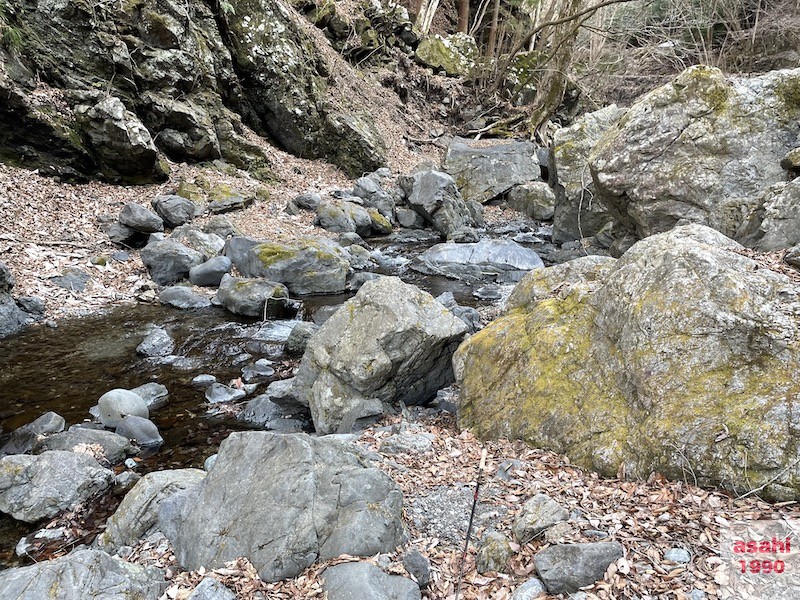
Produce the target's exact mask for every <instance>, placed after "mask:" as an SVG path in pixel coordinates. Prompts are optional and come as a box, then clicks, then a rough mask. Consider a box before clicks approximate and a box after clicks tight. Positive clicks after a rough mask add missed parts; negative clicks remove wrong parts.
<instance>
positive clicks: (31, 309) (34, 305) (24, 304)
mask: <svg viewBox="0 0 800 600" xmlns="http://www.w3.org/2000/svg"><path fill="white" fill-rule="evenodd" d="M17 306H19V307H20V308H21V309H22V310H23V311H24V312H26V313H28V314H29V315H44V311H45V304H44V300H43V299H42V298H38V297H36V296H20V297H19V298H17Z"/></svg>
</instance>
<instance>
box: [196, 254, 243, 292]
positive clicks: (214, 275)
mask: <svg viewBox="0 0 800 600" xmlns="http://www.w3.org/2000/svg"><path fill="white" fill-rule="evenodd" d="M232 266H233V264H232V263H231V259H230V258H228V257H227V256H215V257H213V258H210V259H208V260H207V261H206V262H204V263H203V264H201V265H197V266H196V267H192V268H191V269H189V281H191V282H192V283H193V284H194V285H199V286H208V287H217V286H219V284H220V281H222V277H223V276H224V275H225V274H227V273H230V272H231V267H232Z"/></svg>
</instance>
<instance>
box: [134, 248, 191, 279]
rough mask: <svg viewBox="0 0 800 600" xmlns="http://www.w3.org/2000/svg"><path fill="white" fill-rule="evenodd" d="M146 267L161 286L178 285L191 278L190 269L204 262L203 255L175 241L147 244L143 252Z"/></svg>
mask: <svg viewBox="0 0 800 600" xmlns="http://www.w3.org/2000/svg"><path fill="white" fill-rule="evenodd" d="M141 257H142V262H143V263H144V266H145V267H147V270H148V271H149V272H150V277H152V278H153V281H155V282H156V283H157V284H159V285H169V284H172V283H176V282H178V281H180V280H182V279H186V278H187V277H188V276H189V269H191V268H192V267H195V266H197V265H199V264H202V262H203V255H202V254H200V253H199V252H197V251H196V250H193V249H191V248H188V247H187V246H184V245H183V244H181V243H180V242H177V241H175V240H161V241H157V242H152V243H149V244H147V246H145V247H144V248H142V250H141Z"/></svg>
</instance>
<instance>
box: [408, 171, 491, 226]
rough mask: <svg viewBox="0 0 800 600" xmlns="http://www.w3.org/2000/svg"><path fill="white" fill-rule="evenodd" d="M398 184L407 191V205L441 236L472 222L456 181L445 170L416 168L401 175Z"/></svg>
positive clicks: (473, 223) (472, 224)
mask: <svg viewBox="0 0 800 600" xmlns="http://www.w3.org/2000/svg"><path fill="white" fill-rule="evenodd" d="M400 185H401V186H402V187H403V189H404V190H405V192H406V195H407V202H408V206H409V207H410V208H412V209H413V210H415V211H416V212H417V213H418V214H419V215H420V216H421V217H422V218H423V219H424V221H425V222H426V223H429V224H430V225H432V226H433V228H434V229H436V231H438V232H439V233H440V234H441V235H442V236H443V237H445V238H446V237H447V236H449V235H451V234H452V233H453V232H455V231H458V230H459V229H463V228H464V227H472V226H474V225H475V222H474V221H473V219H472V215H471V213H470V211H469V209H468V208H467V205H466V204H465V203H464V199H463V198H462V197H461V194H460V193H459V192H458V188H457V187H456V182H455V181H454V180H453V178H452V177H450V175H448V174H447V173H442V172H440V171H419V172H417V173H414V174H413V175H410V176H408V177H401V178H400Z"/></svg>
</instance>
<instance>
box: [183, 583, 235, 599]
mask: <svg viewBox="0 0 800 600" xmlns="http://www.w3.org/2000/svg"><path fill="white" fill-rule="evenodd" d="M187 600H236V594H234V593H233V592H232V591H231V590H229V589H228V588H227V587H225V585H224V584H223V583H221V582H220V581H218V580H216V579H214V578H213V577H203V579H202V581H201V582H200V583H198V584H197V587H196V588H194V590H193V591H192V593H191V594H189V597H188V598H187Z"/></svg>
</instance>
